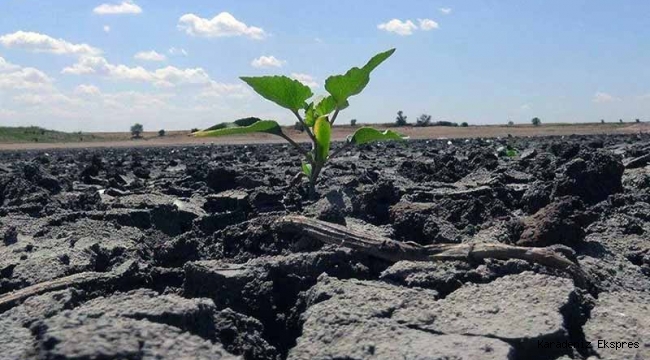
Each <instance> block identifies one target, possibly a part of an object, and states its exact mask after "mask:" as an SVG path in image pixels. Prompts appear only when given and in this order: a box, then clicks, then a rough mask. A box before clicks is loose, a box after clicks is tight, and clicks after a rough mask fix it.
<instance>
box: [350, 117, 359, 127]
mask: <svg viewBox="0 0 650 360" xmlns="http://www.w3.org/2000/svg"><path fill="white" fill-rule="evenodd" d="M350 126H352V127H355V126H357V119H352V120H350Z"/></svg>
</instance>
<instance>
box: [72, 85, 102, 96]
mask: <svg viewBox="0 0 650 360" xmlns="http://www.w3.org/2000/svg"><path fill="white" fill-rule="evenodd" d="M74 93H75V94H77V95H82V96H84V95H88V96H97V95H100V94H101V90H99V88H98V87H97V86H95V85H85V84H82V85H79V86H77V87H76V88H75V89H74Z"/></svg>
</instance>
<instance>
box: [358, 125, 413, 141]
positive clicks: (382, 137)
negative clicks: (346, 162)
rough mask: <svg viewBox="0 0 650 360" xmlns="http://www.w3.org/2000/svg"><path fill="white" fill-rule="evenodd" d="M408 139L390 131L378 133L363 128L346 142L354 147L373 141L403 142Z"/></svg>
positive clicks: (375, 130)
mask: <svg viewBox="0 0 650 360" xmlns="http://www.w3.org/2000/svg"><path fill="white" fill-rule="evenodd" d="M406 139H408V137H406V136H404V135H401V134H398V133H396V132H394V131H392V130H385V131H379V130H377V129H373V128H369V127H363V128H361V129H359V130H357V131H356V132H355V133H354V134H353V135H351V136H349V137H348V142H350V143H352V144H354V145H363V144H367V143H371V142H374V141H386V140H398V141H403V140H406Z"/></svg>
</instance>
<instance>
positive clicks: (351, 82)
mask: <svg viewBox="0 0 650 360" xmlns="http://www.w3.org/2000/svg"><path fill="white" fill-rule="evenodd" d="M394 52H395V49H391V50H388V51H385V52H383V53H379V54H377V55H375V56H374V57H373V58H372V59H370V61H368V63H367V64H366V65H365V66H364V67H362V68H357V67H355V68H352V69H350V70H349V71H348V72H347V73H345V75H335V76H330V77H329V78H328V79H327V80H326V81H325V90H327V91H328V92H329V93H330V94H331V95H332V97H333V98H334V100H335V101H336V106H337V107H338V108H339V110H340V109H343V108H345V107H347V105H348V98H349V97H351V96H354V95H357V94H359V93H360V92H361V91H363V89H364V88H365V87H366V85H368V82H370V73H371V72H372V71H373V70H374V69H375V68H377V66H379V65H380V64H381V63H382V62H384V61H385V60H386V59H388V58H389V57H390V56H391V55H393V53H394Z"/></svg>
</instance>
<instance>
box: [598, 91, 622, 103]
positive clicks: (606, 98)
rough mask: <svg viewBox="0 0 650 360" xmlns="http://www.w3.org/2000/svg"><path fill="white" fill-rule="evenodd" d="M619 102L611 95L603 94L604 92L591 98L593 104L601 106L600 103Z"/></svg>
mask: <svg viewBox="0 0 650 360" xmlns="http://www.w3.org/2000/svg"><path fill="white" fill-rule="evenodd" d="M619 100H620V99H619V98H617V97H615V96H613V95H611V94H608V93H604V92H597V93H596V94H595V95H594V98H593V100H592V101H593V102H595V103H598V104H602V103H610V102H615V101H619Z"/></svg>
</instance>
